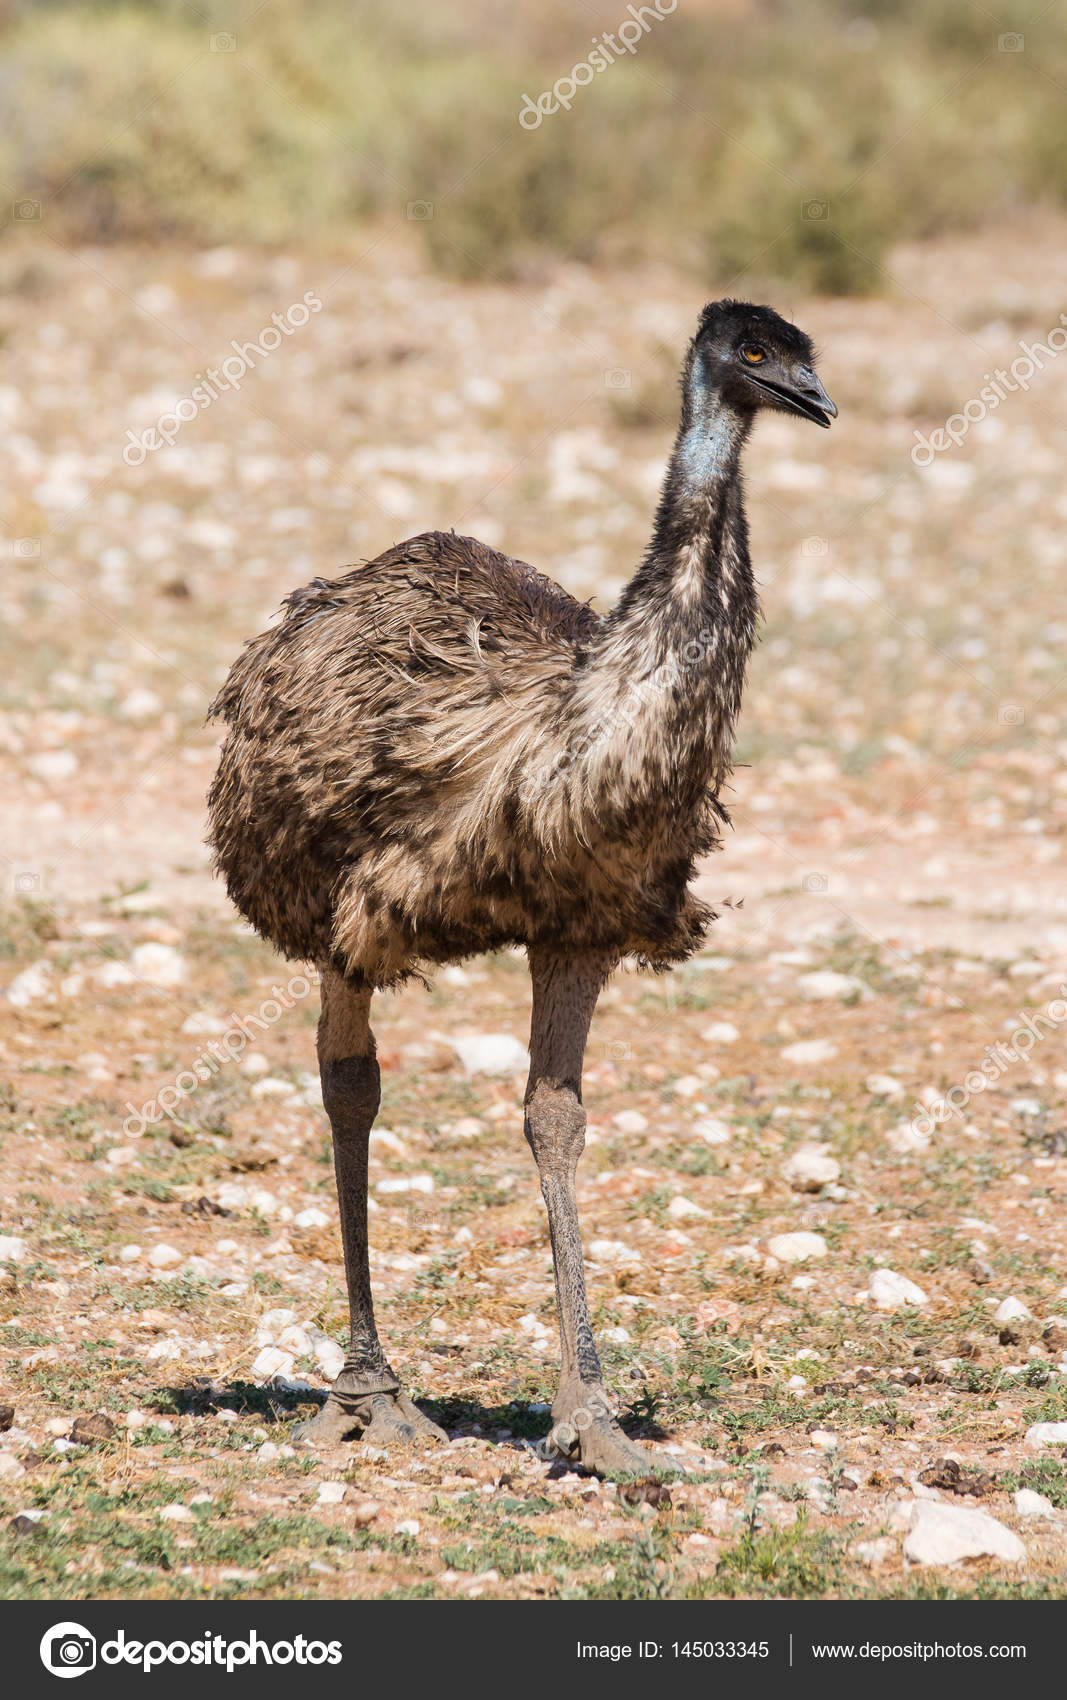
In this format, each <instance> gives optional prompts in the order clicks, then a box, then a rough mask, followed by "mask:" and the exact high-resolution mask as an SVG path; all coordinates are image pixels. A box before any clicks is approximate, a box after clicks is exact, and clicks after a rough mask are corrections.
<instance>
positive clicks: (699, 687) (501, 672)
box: [209, 302, 836, 1470]
mask: <svg viewBox="0 0 1067 1700" xmlns="http://www.w3.org/2000/svg"><path fill="white" fill-rule="evenodd" d="M760 407H776V408H779V409H782V410H785V411H790V412H795V413H800V414H803V415H805V416H807V417H808V418H811V419H814V420H816V422H818V423H820V424H828V423H829V416H830V415H832V414H833V413H835V412H836V409H835V408H834V406H833V403H832V402H831V401H830V400H829V397H828V396H827V395H826V393H825V391H824V390H823V388H822V386H821V384H820V383H819V381H818V379H817V378H816V377H815V375H814V372H813V370H812V350H811V345H810V343H809V342H808V339H807V338H806V337H805V336H804V335H803V333H801V332H800V331H798V330H797V329H796V328H795V327H794V326H792V325H789V324H787V323H786V322H785V321H784V320H782V319H780V318H779V317H778V315H777V314H775V313H773V312H772V311H771V310H770V309H769V308H764V307H753V306H749V305H746V304H743V303H737V302H719V303H715V304H713V305H712V306H710V307H708V308H707V309H705V312H704V314H703V316H702V319H701V322H700V326H699V328H698V331H697V335H696V336H695V338H694V340H693V342H692V344H691V345H690V347H689V350H688V353H687V356H686V361H685V366H684V369H683V373H682V417H681V422H680V425H679V429H678V435H677V438H676V441H675V445H674V450H673V453H672V456H671V460H670V464H669V467H668V471H667V476H666V479H665V482H664V486H663V492H662V495H661V498H660V503H659V508H658V510H657V514H656V518H655V523H654V527H653V533H652V538H651V541H650V543H649V546H648V550H647V552H646V555H645V558H644V560H643V562H642V563H641V565H640V567H639V568H638V570H637V572H636V573H635V575H634V577H633V579H632V580H631V581H630V583H629V585H628V586H627V588H626V590H625V592H624V593H623V596H622V598H621V599H620V602H619V604H618V606H617V607H616V608H615V609H614V610H613V611H612V612H611V613H609V614H607V615H605V616H598V615H597V614H595V613H593V612H592V610H590V609H589V608H588V607H586V606H584V605H583V604H581V603H579V602H576V601H575V600H574V599H573V598H572V597H571V596H569V595H568V594H567V593H566V592H565V591H563V590H562V589H560V588H559V586H558V585H555V584H554V583H552V581H551V580H549V579H547V578H545V577H543V576H542V575H541V574H540V573H537V572H534V571H533V570H532V569H531V568H530V567H527V566H525V565H523V564H522V563H521V562H518V561H514V560H511V559H509V558H508V557H506V556H504V555H501V554H498V553H497V552H496V551H495V550H492V549H489V548H487V547H486V546H485V545H484V544H481V543H478V542H476V541H475V540H474V539H471V538H465V537H459V536H456V535H455V533H452V532H430V533H427V534H425V535H423V536H421V537H416V538H412V539H411V540H409V541H408V542H406V543H402V544H399V545H397V546H396V547H395V548H393V549H391V550H389V551H388V552H387V553H386V554H384V555H382V556H380V557H379V558H378V559H377V560H376V561H372V562H370V563H369V564H367V565H365V566H361V567H357V568H355V569H354V570H352V571H350V572H349V573H347V574H346V575H345V576H344V577H342V578H339V579H336V580H333V581H331V582H327V581H324V580H321V579H316V580H315V581H314V582H313V583H312V584H310V585H308V586H307V587H306V588H305V589H303V590H298V591H296V592H295V593H294V594H293V595H292V596H290V597H289V599H288V601H287V603H286V604H285V612H284V618H283V619H282V621H281V623H280V624H279V625H278V626H276V627H275V628H273V629H272V630H270V631H268V632H265V633H263V634H262V635H261V636H259V637H257V638H254V639H253V640H252V641H251V642H250V643H249V644H248V645H247V646H246V648H245V650H244V652H243V653H242V655H241V656H240V657H239V659H238V660H237V662H236V663H235V665H234V667H233V669H232V671H231V673H230V676H229V678H228V679H227V681H226V684H225V685H224V686H223V689H222V691H221V692H220V694H219V697H218V699H217V701H216V704H215V711H216V712H217V713H219V714H220V715H222V716H223V718H224V719H225V720H226V722H227V725H228V733H227V737H226V740H225V743H224V746H223V750H222V755H221V758H220V763H219V768H218V772H217V775H216V778H215V781H214V784H213V786H212V790H211V794H210V799H209V805H210V814H211V826H212V843H213V846H214V850H215V859H216V865H217V867H218V868H219V870H220V871H221V872H222V873H223V875H224V876H225V879H226V883H227V888H228V890H229V892H230V895H231V897H232V898H233V900H234V902H235V903H236V904H237V906H238V908H239V909H240V910H241V911H242V913H243V914H244V915H245V916H246V917H247V918H248V919H249V920H250V921H251V922H252V923H253V925H254V926H255V927H256V928H257V930H258V931H259V932H260V933H262V934H263V936H264V937H265V938H267V939H269V940H270V941H271V942H272V943H273V944H275V945H276V946H277V947H278V948H279V949H280V950H281V951H283V952H284V953H285V954H286V955H288V956H292V957H298V958H301V959H307V960H311V961H314V962H316V963H317V964H319V966H320V967H321V969H322V971H323V1016H322V1021H321V1023H320V1030H319V1059H320V1067H321V1071H322V1080H323V1098H324V1102H325V1105H326V1109H327V1112H328V1114H329V1117H330V1121H331V1126H332V1128H333V1133H334V1144H335V1154H336V1160H337V1180H338V1191H339V1199H340V1207H341V1217H342V1229H343V1234H344V1243H345V1256H346V1267H347V1274H348V1281H349V1295H350V1302H351V1311H352V1348H351V1351H350V1354H349V1358H348V1361H347V1363H346V1366H345V1369H344V1370H343V1371H342V1374H341V1376H340V1377H339V1378H338V1382H337V1384H336V1386H335V1388H334V1390H333V1392H332V1393H331V1396H330V1399H329V1401H328V1403H327V1405H326V1406H325V1407H324V1409H323V1411H322V1412H321V1413H320V1415H319V1417H317V1418H316V1419H315V1421H314V1423H312V1424H310V1425H308V1431H309V1432H308V1434H307V1435H306V1438H308V1439H309V1440H311V1441H314V1440H315V1439H327V1440H328V1439H335V1438H339V1437H340V1436H342V1435H345V1434H348V1433H350V1432H352V1431H353V1430H357V1429H358V1430H362V1431H364V1432H371V1433H373V1434H375V1435H376V1436H379V1437H380V1436H384V1435H389V1434H392V1435H393V1437H394V1438H397V1437H398V1436H399V1437H400V1438H404V1439H411V1438H414V1436H415V1435H416V1434H417V1433H419V1432H420V1431H421V1432H426V1433H429V1432H431V1430H432V1425H430V1424H429V1423H428V1420H427V1419H426V1418H425V1417H423V1416H422V1414H421V1413H420V1412H418V1411H417V1410H416V1408H415V1407H414V1406H413V1405H411V1403H410V1401H409V1400H407V1399H406V1398H405V1396H404V1395H403V1394H402V1393H401V1392H400V1389H399V1385H398V1383H397V1380H396V1377H395V1376H394V1375H393V1372H392V1370H391V1369H390V1368H389V1366H388V1363H387V1361H386V1359H385V1357H384V1354H383V1352H382V1350H381V1347H380V1345H379V1343H378V1338H377V1333H376V1331H375V1325H374V1320H373V1312H372V1308H371V1298H370V1281H369V1271H368V1266H367V1238H366V1189H367V1166H366V1165H367V1141H368V1138H369V1133H370V1127H371V1123H372V1121H373V1119H374V1115H375V1114H376V1112H377V1107H378V1090H379V1088H378V1070H377V1064H376V1062H375V1060H374V1041H373V1037H372V1035H371V1030H370V1024H369V1009H370V1002H371V996H372V993H373V992H374V990H375V989H377V988H381V987H386V986H392V985H395V984H397V983H399V982H401V981H402V980H403V979H404V978H406V977H407V976H409V975H411V974H420V973H422V974H424V973H426V972H428V971H430V970H432V968H433V966H434V965H436V964H440V963H443V962H449V961H455V960H457V959H460V958H463V957H466V956H470V955H472V954H474V953H476V952H480V951H484V950H492V949H498V948H500V947H502V946H505V945H520V946H524V947H525V948H526V949H527V951H528V953H529V958H530V964H531V973H532V977H533V992H534V998H533V1021H532V1031H531V1073H530V1080H529V1084H528V1088H527V1096H526V1124H525V1131H526V1137H527V1139H528V1141H529V1143H530V1145H531V1147H532V1149H533V1152H534V1155H535V1157H536V1159H537V1162H538V1166H539V1169H540V1172H541V1183H542V1192H543V1194H544V1197H545V1202H546V1206H547V1209H548V1215H549V1224H550V1228H551V1234H552V1245H553V1253H554V1257H555V1264H556V1284H557V1297H558V1302H559V1312H560V1333H561V1341H562V1347H563V1376H562V1381H561V1386H560V1392H559V1394H558V1396H557V1399H556V1402H555V1404H554V1406H553V1414H554V1418H555V1422H556V1427H555V1429H554V1434H555V1435H556V1437H557V1445H559V1446H560V1448H561V1450H563V1451H566V1452H568V1453H569V1454H571V1455H573V1456H576V1457H578V1458H580V1459H581V1461H582V1462H583V1463H585V1464H586V1465H588V1466H589V1467H592V1468H598V1469H602V1470H630V1469H641V1468H645V1467H647V1458H645V1456H644V1455H643V1454H642V1453H641V1452H640V1450H639V1449H638V1448H636V1447H634V1446H633V1445H632V1443H631V1442H630V1441H628V1440H627V1439H626V1437H625V1436H624V1435H623V1434H622V1432H621V1431H620V1430H619V1429H618V1428H617V1426H616V1425H615V1423H614V1421H613V1420H612V1418H611V1415H610V1405H609V1401H608V1399H607V1395H606V1393H605V1392H604V1389H603V1386H602V1382H601V1376H600V1366H599V1362H598V1360H597V1355H596V1348H595V1345H594V1343H593V1337H592V1333H591V1330H590V1327H589V1322H588V1315H587V1310H586V1301H585V1288H584V1275H583V1271H582V1254H581V1242H580V1236H579V1231H578V1220H577V1209H576V1205H575V1196H574V1174H575V1168H576V1164H577V1160H578V1157H579V1155H580V1153H581V1149H582V1146H583V1145H584V1127H585V1112H584V1110H583V1108H582V1105H581V1068H582V1057H583V1053H584V1049H585V1042H586V1037H587V1034H588V1029H589V1023H590V1021H591V1019H592V1015H593V1010H594V1008H595V1004H596V999H597V996H598V994H599V992H600V989H601V987H602V986H603V984H604V982H605V980H606V979H607V978H608V976H609V975H610V973H611V972H612V970H613V968H614V967H615V966H616V964H617V963H618V961H619V959H620V958H621V957H622V956H624V955H625V956H634V957H636V958H638V959H639V960H640V961H641V962H642V963H643V964H645V965H648V966H652V967H665V966H667V965H669V964H671V963H675V962H679V961H682V960H684V959H685V958H686V957H687V956H689V955H690V954H691V953H692V952H693V951H694V950H695V949H697V948H698V946H699V945H700V943H701V941H702V940H703V938H704V936H705V933H706V930H707V927H708V925H709V923H710V921H711V920H712V919H713V918H714V917H713V915H712V913H711V911H710V910H709V909H708V907H707V906H706V905H705V904H703V903H702V902H701V901H700V900H699V899H698V898H697V897H696V896H695V895H694V893H693V892H692V890H691V889H690V884H691V880H692V877H693V874H694V870H695V866H696V862H697V859H698V858H699V857H700V856H702V855H704V854H705V853H707V852H708V851H710V850H712V849H714V848H715V847H716V846H717V844H718V840H719V836H720V831H721V827H722V824H723V822H724V820H725V818H726V817H725V813H724V809H723V806H722V803H721V801H720V794H721V790H722V787H723V784H724V781H725V779H726V778H727V776H728V774H729V771H730V753H731V746H732V740H733V733H734V726H735V723H736V718H737V714H738V711H739V709H740V704H741V697H742V691H743V687H744V677H745V667H746V663H747V660H748V656H749V652H750V650H751V647H752V643H753V641H754V637H755V632H756V623H757V618H758V604H757V598H756V592H755V587H754V581H753V575H752V569H751V564H750V559H749V550H748V534H747V528H746V524H745V515H744V507H743V500H742V487H741V478H740V457H741V452H742V449H743V447H744V444H745V441H746V439H747V437H748V434H749V431H750V429H751V426H752V422H753V419H754V416H755V413H756V411H757V410H758V409H759V408H760ZM579 1415H580V1418H581V1420H579ZM434 1432H436V1431H434ZM560 1437H562V1439H561V1438H560Z"/></svg>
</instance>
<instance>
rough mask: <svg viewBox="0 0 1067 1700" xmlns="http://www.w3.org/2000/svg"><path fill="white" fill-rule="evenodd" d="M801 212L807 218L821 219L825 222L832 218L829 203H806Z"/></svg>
mask: <svg viewBox="0 0 1067 1700" xmlns="http://www.w3.org/2000/svg"><path fill="white" fill-rule="evenodd" d="M800 210H801V212H802V213H803V215H804V217H805V218H816V219H820V218H821V219H822V220H823V221H824V222H825V220H827V219H828V218H829V217H830V203H829V201H804V202H803V204H802V206H801V209H800Z"/></svg>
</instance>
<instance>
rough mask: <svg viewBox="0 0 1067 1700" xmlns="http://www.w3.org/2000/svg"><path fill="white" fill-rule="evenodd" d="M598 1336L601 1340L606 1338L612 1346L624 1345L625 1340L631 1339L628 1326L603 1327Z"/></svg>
mask: <svg viewBox="0 0 1067 1700" xmlns="http://www.w3.org/2000/svg"><path fill="white" fill-rule="evenodd" d="M600 1337H601V1339H602V1340H607V1341H608V1342H609V1343H610V1344H611V1345H612V1346H625V1345H626V1343H627V1341H628V1340H630V1339H631V1334H630V1331H629V1329H628V1328H622V1327H617V1328H604V1329H602V1330H601V1335H600Z"/></svg>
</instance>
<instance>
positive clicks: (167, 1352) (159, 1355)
mask: <svg viewBox="0 0 1067 1700" xmlns="http://www.w3.org/2000/svg"><path fill="white" fill-rule="evenodd" d="M184 1352H185V1347H184V1346H183V1345H182V1342H181V1341H180V1340H157V1341H156V1343H155V1345H154V1346H149V1348H148V1350H147V1352H146V1353H145V1357H146V1358H147V1359H148V1360H149V1362H151V1363H161V1364H166V1363H173V1362H174V1361H175V1359H176V1358H180V1357H182V1356H183V1354H184Z"/></svg>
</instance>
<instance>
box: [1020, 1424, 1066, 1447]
mask: <svg viewBox="0 0 1067 1700" xmlns="http://www.w3.org/2000/svg"><path fill="white" fill-rule="evenodd" d="M1026 1444H1027V1446H1067V1423H1031V1424H1030V1427H1029V1428H1028V1429H1027V1431H1026Z"/></svg>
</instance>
